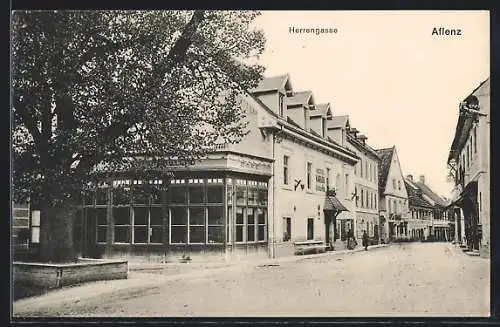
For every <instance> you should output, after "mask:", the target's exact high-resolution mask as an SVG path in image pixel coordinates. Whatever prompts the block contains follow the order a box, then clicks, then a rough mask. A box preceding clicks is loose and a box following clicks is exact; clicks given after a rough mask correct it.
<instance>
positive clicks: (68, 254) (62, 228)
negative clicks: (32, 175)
mask: <svg viewBox="0 0 500 327" xmlns="http://www.w3.org/2000/svg"><path fill="white" fill-rule="evenodd" d="M77 213H78V211H77V207H76V206H75V205H74V204H72V203H63V204H61V205H58V206H55V207H48V206H45V207H44V208H43V209H42V210H41V213H40V215H41V217H40V225H41V226H40V260H41V261H42V262H59V263H60V262H73V261H76V254H75V249H74V243H73V227H74V222H75V218H76V214H77Z"/></svg>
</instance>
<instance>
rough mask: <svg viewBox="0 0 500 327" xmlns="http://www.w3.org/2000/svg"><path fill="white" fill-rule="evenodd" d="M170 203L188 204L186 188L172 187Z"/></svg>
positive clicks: (169, 191)
mask: <svg viewBox="0 0 500 327" xmlns="http://www.w3.org/2000/svg"><path fill="white" fill-rule="evenodd" d="M168 193H169V195H170V202H171V203H174V204H183V203H187V199H186V188H185V187H171V188H170V189H169V190H168Z"/></svg>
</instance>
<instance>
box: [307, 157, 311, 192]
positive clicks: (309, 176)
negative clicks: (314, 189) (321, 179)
mask: <svg viewBox="0 0 500 327" xmlns="http://www.w3.org/2000/svg"><path fill="white" fill-rule="evenodd" d="M311 174H312V163H310V162H308V163H307V189H308V190H310V189H311V179H312V177H311Z"/></svg>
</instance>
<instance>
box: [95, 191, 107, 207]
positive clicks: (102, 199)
mask: <svg viewBox="0 0 500 327" xmlns="http://www.w3.org/2000/svg"><path fill="white" fill-rule="evenodd" d="M96 204H97V205H105V204H108V189H107V188H98V189H97V191H96Z"/></svg>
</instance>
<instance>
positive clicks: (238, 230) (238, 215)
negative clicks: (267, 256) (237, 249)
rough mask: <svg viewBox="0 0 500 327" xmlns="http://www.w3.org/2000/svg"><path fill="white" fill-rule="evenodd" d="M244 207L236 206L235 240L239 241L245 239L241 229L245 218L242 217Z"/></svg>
mask: <svg viewBox="0 0 500 327" xmlns="http://www.w3.org/2000/svg"><path fill="white" fill-rule="evenodd" d="M244 212H245V208H242V207H237V208H236V240H235V241H236V242H238V243H241V242H244V241H245V240H244V239H243V229H244V227H245V218H244Z"/></svg>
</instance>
